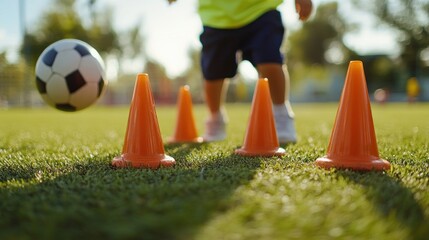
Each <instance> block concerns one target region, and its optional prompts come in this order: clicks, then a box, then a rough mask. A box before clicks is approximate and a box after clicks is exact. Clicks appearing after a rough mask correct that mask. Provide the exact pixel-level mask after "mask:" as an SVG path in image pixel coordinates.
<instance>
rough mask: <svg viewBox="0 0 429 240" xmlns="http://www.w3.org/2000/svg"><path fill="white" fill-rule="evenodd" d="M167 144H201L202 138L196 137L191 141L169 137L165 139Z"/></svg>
mask: <svg viewBox="0 0 429 240" xmlns="http://www.w3.org/2000/svg"><path fill="white" fill-rule="evenodd" d="M167 142H168V143H202V142H203V138H202V137H196V138H193V139H178V138H175V137H170V138H168V139H167Z"/></svg>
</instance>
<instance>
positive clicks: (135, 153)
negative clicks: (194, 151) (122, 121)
mask: <svg viewBox="0 0 429 240" xmlns="http://www.w3.org/2000/svg"><path fill="white" fill-rule="evenodd" d="M175 163H176V161H175V160H174V159H173V158H172V157H170V156H168V155H165V154H164V145H163V143H162V138H161V132H160V130H159V125H158V118H157V116H156V112H155V103H154V101H153V97H152V92H151V88H150V83H149V76H148V75H147V74H138V75H137V80H136V84H135V86H134V94H133V98H132V100H131V107H130V113H129V116H128V127H127V131H126V134H125V141H124V146H123V148H122V155H120V156H117V157H115V158H114V159H113V161H112V165H113V166H115V167H128V166H131V167H135V168H153V169H155V168H158V167H159V166H160V165H162V166H167V167H168V166H172V165H174V164H175Z"/></svg>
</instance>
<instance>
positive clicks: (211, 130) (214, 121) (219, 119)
mask: <svg viewBox="0 0 429 240" xmlns="http://www.w3.org/2000/svg"><path fill="white" fill-rule="evenodd" d="M226 122H227V121H226V117H225V116H224V114H223V112H222V111H220V112H219V113H217V114H214V115H212V116H211V117H210V118H209V119H207V120H206V132H205V133H204V136H203V140H204V142H214V141H222V140H225V138H226Z"/></svg>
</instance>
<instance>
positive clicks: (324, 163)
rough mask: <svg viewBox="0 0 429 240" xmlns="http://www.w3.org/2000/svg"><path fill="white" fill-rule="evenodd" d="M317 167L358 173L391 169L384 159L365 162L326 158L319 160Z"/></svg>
mask: <svg viewBox="0 0 429 240" xmlns="http://www.w3.org/2000/svg"><path fill="white" fill-rule="evenodd" d="M316 165H317V166H319V167H321V168H325V169H330V168H339V169H351V170H357V171H384V170H389V169H390V163H389V162H388V161H386V160H384V159H375V160H370V161H365V162H356V161H343V160H333V159H329V158H327V157H326V156H325V157H321V158H318V159H317V160H316Z"/></svg>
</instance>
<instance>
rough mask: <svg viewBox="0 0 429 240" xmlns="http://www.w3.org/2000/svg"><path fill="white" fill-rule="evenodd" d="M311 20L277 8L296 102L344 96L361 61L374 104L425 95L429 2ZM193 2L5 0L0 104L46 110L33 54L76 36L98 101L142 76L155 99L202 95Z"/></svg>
mask: <svg viewBox="0 0 429 240" xmlns="http://www.w3.org/2000/svg"><path fill="white" fill-rule="evenodd" d="M313 3H314V10H313V13H312V15H311V18H310V19H309V20H308V21H306V22H300V21H298V16H297V14H296V13H295V6H294V1H293V0H285V1H284V3H283V4H282V5H281V6H280V7H279V10H280V11H281V12H282V16H283V21H284V24H285V26H286V28H287V34H286V35H285V41H284V45H283V48H282V51H283V52H284V53H285V56H286V63H287V65H288V68H289V71H290V75H291V100H292V101H293V102H328V101H338V99H339V97H340V95H341V91H342V87H343V82H344V78H345V74H346V71H347V66H348V62H349V61H350V60H362V61H363V62H364V67H365V74H366V80H367V85H368V90H369V93H370V96H371V98H372V100H375V101H378V102H386V101H389V102H401V101H404V102H406V101H409V102H418V101H429V2H428V1H427V0H377V1H373V0H342V1H332V0H330V1H329V0H313ZM201 30H202V25H201V21H200V19H199V17H198V14H197V0H178V1H177V2H176V3H174V4H171V5H170V4H168V1H167V0H127V1H120V0H0V108H9V107H38V106H44V104H43V101H42V99H41V97H40V96H39V94H38V92H37V90H36V88H35V77H34V67H35V63H36V61H37V58H38V57H39V55H40V54H41V53H42V51H43V50H44V49H45V48H46V47H47V46H48V45H50V44H51V43H53V42H55V41H57V40H60V39H63V38H77V39H80V40H83V41H85V42H87V43H89V44H90V45H92V46H93V47H94V48H96V49H97V50H98V51H99V53H100V54H101V56H102V57H103V59H104V63H105V65H106V74H107V79H108V81H109V85H108V87H107V91H106V92H105V94H104V96H103V97H102V99H100V101H99V104H105V105H116V104H129V102H130V99H131V95H132V91H133V87H134V81H135V77H136V74H137V73H139V72H146V73H148V74H149V76H150V79H151V85H152V90H153V95H154V97H155V100H156V102H157V104H174V103H175V101H176V96H177V92H178V89H179V87H180V86H182V85H184V84H189V85H190V87H191V91H192V95H193V98H194V101H195V102H196V103H198V102H202V101H203V96H202V94H201V92H202V91H201V89H202V84H203V80H202V74H201V71H200V63H199V59H200V57H199V56H200V49H201V45H200V43H199V34H200V33H201ZM256 80H257V73H256V71H255V70H254V69H253V67H252V66H251V64H250V63H248V62H242V63H241V64H240V66H239V74H237V76H236V77H235V79H233V81H231V84H230V88H229V90H228V95H227V101H228V102H250V101H251V98H252V93H253V89H254V85H255V81H256Z"/></svg>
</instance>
